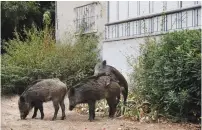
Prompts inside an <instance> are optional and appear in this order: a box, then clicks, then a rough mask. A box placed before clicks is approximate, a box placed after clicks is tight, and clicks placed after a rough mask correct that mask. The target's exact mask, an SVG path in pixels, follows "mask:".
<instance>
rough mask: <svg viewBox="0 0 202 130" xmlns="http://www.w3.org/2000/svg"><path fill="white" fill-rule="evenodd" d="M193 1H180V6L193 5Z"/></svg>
mask: <svg viewBox="0 0 202 130" xmlns="http://www.w3.org/2000/svg"><path fill="white" fill-rule="evenodd" d="M194 3H195V1H182V7H189V6H193V5H194Z"/></svg>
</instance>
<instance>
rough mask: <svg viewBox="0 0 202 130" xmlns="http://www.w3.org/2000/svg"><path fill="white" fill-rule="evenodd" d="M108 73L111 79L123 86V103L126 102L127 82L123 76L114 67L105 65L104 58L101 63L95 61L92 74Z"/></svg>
mask: <svg viewBox="0 0 202 130" xmlns="http://www.w3.org/2000/svg"><path fill="white" fill-rule="evenodd" d="M103 74H105V75H110V76H111V79H112V80H114V81H118V83H119V85H120V86H121V87H123V88H124V89H122V94H123V98H124V104H126V101H127V97H128V83H127V81H126V79H125V78H124V76H123V75H122V74H121V73H120V72H119V71H118V70H117V69H116V68H114V67H112V66H110V65H107V61H106V60H104V61H102V62H101V63H97V64H96V65H95V67H94V76H97V77H99V75H103Z"/></svg>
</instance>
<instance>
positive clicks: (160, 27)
mask: <svg viewBox="0 0 202 130" xmlns="http://www.w3.org/2000/svg"><path fill="white" fill-rule="evenodd" d="M80 28H83V29H84V32H85V33H102V36H103V38H102V39H103V40H101V41H100V45H101V47H102V51H101V53H102V54H101V56H102V59H104V60H107V64H109V65H112V66H114V67H115V68H117V69H118V70H119V71H121V72H122V73H123V75H124V76H125V77H126V78H127V79H128V80H129V78H128V74H129V73H130V72H131V70H132V67H131V66H130V65H129V64H128V61H127V59H128V58H127V57H128V56H129V57H130V56H133V57H137V56H138V55H139V50H140V44H144V40H145V37H147V36H154V37H156V38H158V37H159V36H161V35H162V34H164V33H166V32H171V31H176V30H182V29H199V28H201V2H200V1H108V2H107V1H100V2H97V1H93V2H92V1H82V2H79V1H72V2H69V1H57V4H56V39H57V40H61V39H63V38H64V37H65V34H66V32H67V31H68V30H72V31H74V32H77V31H79V29H80Z"/></svg>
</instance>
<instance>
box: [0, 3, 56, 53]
mask: <svg viewBox="0 0 202 130" xmlns="http://www.w3.org/2000/svg"><path fill="white" fill-rule="evenodd" d="M45 11H49V12H50V13H51V19H52V20H51V24H52V25H53V26H54V25H55V2H54V1H50V2H49V1H2V2H1V32H2V33H1V39H2V40H3V41H1V43H2V44H3V45H4V43H5V41H7V40H8V39H13V37H14V31H15V29H16V31H17V32H19V33H20V34H21V35H22V38H24V37H25V35H26V34H24V31H23V28H24V26H26V27H27V28H31V27H32V24H35V26H36V27H37V28H40V29H42V28H43V22H42V21H43V14H44V12H45ZM1 50H2V53H4V52H5V50H4V49H2V48H1Z"/></svg>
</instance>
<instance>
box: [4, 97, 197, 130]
mask: <svg viewBox="0 0 202 130" xmlns="http://www.w3.org/2000/svg"><path fill="white" fill-rule="evenodd" d="M17 102H18V97H17V96H14V97H11V98H8V97H2V99H1V129H2V130H197V129H200V128H199V127H196V125H193V124H175V123H164V124H163V123H151V124H147V123H140V122H134V121H128V120H123V119H117V118H115V119H108V118H107V117H104V118H103V117H99V116H96V120H95V121H93V122H89V121H88V120H87V119H88V115H80V114H78V113H76V112H74V111H72V112H70V111H68V98H66V100H65V104H66V119H65V120H60V117H61V111H60V110H59V112H58V118H57V120H56V121H51V118H52V116H53V112H54V108H53V106H52V102H48V103H44V114H45V117H44V120H41V119H40V112H38V115H37V118H36V119H31V116H32V114H33V110H32V111H31V112H30V114H29V115H28V117H27V119H26V120H20V115H19V110H18V103H17Z"/></svg>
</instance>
